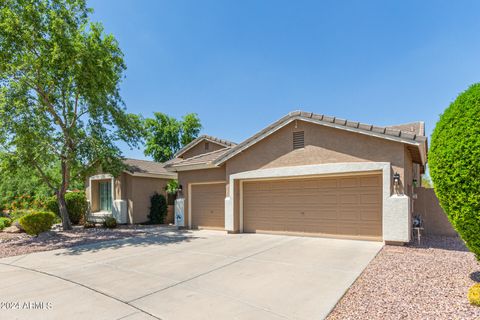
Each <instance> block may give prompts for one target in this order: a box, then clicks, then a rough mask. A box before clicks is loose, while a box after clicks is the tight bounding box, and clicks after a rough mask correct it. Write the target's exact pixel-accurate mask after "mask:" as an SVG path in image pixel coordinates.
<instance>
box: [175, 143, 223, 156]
mask: <svg viewBox="0 0 480 320" xmlns="http://www.w3.org/2000/svg"><path fill="white" fill-rule="evenodd" d="M205 143H208V150H205ZM223 148H225V146H222V145H220V144H218V143H216V142H213V141H202V142H199V143H198V144H197V145H195V146H194V147H192V148H191V149H189V150H187V151H186V152H185V153H184V154H182V158H183V159H188V158H191V157H195V156H198V155H200V154H204V153H207V152H212V151H216V150H220V149H223Z"/></svg>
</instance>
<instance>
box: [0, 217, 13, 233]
mask: <svg viewBox="0 0 480 320" xmlns="http://www.w3.org/2000/svg"><path fill="white" fill-rule="evenodd" d="M11 225H12V220H11V219H9V218H5V217H0V230H3V229H4V228H8V227H10V226H11Z"/></svg>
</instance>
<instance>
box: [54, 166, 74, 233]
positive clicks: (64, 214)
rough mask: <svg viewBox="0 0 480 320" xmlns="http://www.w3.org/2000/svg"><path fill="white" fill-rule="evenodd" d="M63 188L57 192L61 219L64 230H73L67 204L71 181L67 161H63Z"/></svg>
mask: <svg viewBox="0 0 480 320" xmlns="http://www.w3.org/2000/svg"><path fill="white" fill-rule="evenodd" d="M61 164H62V186H61V187H60V190H59V191H58V192H57V200H58V208H59V209H60V217H61V218H62V227H63V230H71V229H72V223H71V222H70V217H69V216H68V210H67V202H66V201H65V194H66V193H67V189H68V184H69V181H70V171H69V168H68V164H67V161H66V160H65V159H62V163H61Z"/></svg>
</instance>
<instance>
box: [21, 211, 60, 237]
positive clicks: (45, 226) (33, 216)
mask: <svg viewBox="0 0 480 320" xmlns="http://www.w3.org/2000/svg"><path fill="white" fill-rule="evenodd" d="M55 218H56V217H55V214H54V213H52V212H43V211H39V212H33V213H29V214H27V215H25V216H23V217H21V218H20V219H19V220H18V223H19V224H20V226H21V227H22V228H23V230H25V232H26V233H28V234H30V235H38V234H39V233H42V232H45V231H48V230H50V228H51V227H52V225H53V223H54V221H55Z"/></svg>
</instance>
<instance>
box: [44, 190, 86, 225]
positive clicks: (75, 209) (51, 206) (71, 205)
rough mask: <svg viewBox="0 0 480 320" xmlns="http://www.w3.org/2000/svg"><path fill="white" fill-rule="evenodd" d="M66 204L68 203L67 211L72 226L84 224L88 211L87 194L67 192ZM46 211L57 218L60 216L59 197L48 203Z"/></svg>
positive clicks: (54, 197)
mask: <svg viewBox="0 0 480 320" xmlns="http://www.w3.org/2000/svg"><path fill="white" fill-rule="evenodd" d="M65 202H66V203H67V211H68V217H69V218H70V222H71V223H72V224H79V223H81V222H83V220H84V218H85V214H86V213H87V210H88V203H87V197H86V196H85V192H67V193H66V194H65ZM46 210H48V211H51V212H53V213H55V214H56V215H57V216H60V209H59V208H58V202H57V196H53V197H51V198H50V199H49V200H48V201H47V204H46Z"/></svg>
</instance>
